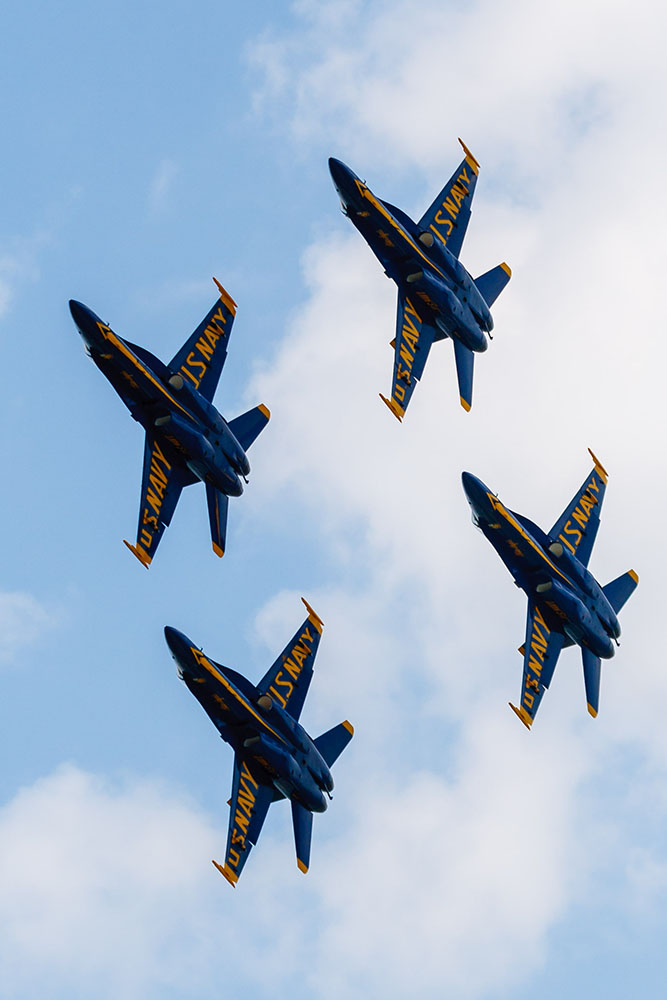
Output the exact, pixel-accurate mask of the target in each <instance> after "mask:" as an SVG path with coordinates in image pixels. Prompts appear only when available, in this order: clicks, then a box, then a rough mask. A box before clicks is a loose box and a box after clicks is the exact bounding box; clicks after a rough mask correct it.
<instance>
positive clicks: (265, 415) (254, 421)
mask: <svg viewBox="0 0 667 1000" xmlns="http://www.w3.org/2000/svg"><path fill="white" fill-rule="evenodd" d="M270 416H271V413H270V412H269V409H268V407H266V406H264V403H260V405H259V406H255V407H253V409H252V410H248V412H247V413H242V414H241V416H240V417H236V418H235V419H234V420H230V421H229V424H228V427H229V429H230V431H231V432H232V434H233V435H234V437H235V438H236V440H237V441H238V443H239V444H240V445H241V447H242V448H243V450H244V451H247V450H248V448H249V447H250V445H251V444H252V443H253V442H254V441H256V440H257V438H258V437H259V435H260V434H261V433H262V431H263V430H264V428H265V427H266V425H267V424H268V422H269V418H270Z"/></svg>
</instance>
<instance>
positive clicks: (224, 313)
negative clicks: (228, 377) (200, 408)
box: [169, 278, 236, 402]
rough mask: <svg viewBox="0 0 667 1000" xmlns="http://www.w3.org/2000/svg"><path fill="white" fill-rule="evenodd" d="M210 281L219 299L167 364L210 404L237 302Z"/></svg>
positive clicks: (218, 377) (220, 369) (218, 283)
mask: <svg viewBox="0 0 667 1000" xmlns="http://www.w3.org/2000/svg"><path fill="white" fill-rule="evenodd" d="M213 280H214V281H215V283H216V285H217V286H218V288H219V290H220V298H219V299H218V301H217V302H216V303H215V305H214V306H213V308H212V309H209V311H208V313H207V314H206V316H205V317H204V319H203V320H202V321H201V323H200V324H199V326H198V327H197V329H196V330H195V332H194V333H193V334H192V336H191V337H190V338H189V339H188V340H186V342H185V343H184V344H183V346H182V347H181V349H180V351H177V352H176V354H175V355H174V357H173V358H172V359H171V361H170V362H169V369H170V371H171V372H173V373H174V374H175V373H176V372H180V374H181V375H182V376H183V377H184V378H185V379H187V381H188V383H189V384H190V385H192V386H194V388H195V389H197V391H198V392H200V393H201V394H202V396H205V397H206V399H208V400H209V402H210V401H211V400H212V399H213V396H214V395H215V390H216V389H217V387H218V382H219V381H220V375H221V373H222V368H223V365H224V363H225V358H226V357H227V345H228V343H229V336H230V334H231V332H232V324H233V322H234V316H235V315H236V303H235V302H234V300H233V299H232V297H231V296H230V295H228V293H227V292H226V291H225V289H224V288H223V287H222V285H221V284H220V282H218V281H217V280H216V279H215V278H214V279H213Z"/></svg>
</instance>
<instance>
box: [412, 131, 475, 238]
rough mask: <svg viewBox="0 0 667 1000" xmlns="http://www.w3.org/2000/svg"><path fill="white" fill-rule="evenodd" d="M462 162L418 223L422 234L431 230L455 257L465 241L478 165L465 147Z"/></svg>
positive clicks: (464, 146)
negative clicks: (464, 155)
mask: <svg viewBox="0 0 667 1000" xmlns="http://www.w3.org/2000/svg"><path fill="white" fill-rule="evenodd" d="M459 142H460V143H461V145H462V146H463V149H464V152H465V154H466V157H465V160H463V162H462V163H461V164H459V166H458V167H457V168H456V170H455V171H454V173H453V174H452V176H451V177H450V178H449V180H448V181H447V183H446V184H445V186H444V188H443V189H442V191H441V192H440V194H439V195H438V197H437V198H436V199H435V201H434V202H433V204H432V205H431V206H430V207H429V209H428V210H427V211H426V212H425V213H424V215H423V216H422V217H421V219H420V220H419V228H420V229H421V230H430V231H431V232H432V233H434V234H435V235H436V236H437V237H438V239H439V240H441V241H442V242H443V243H444V244H445V246H446V247H447V249H448V250H449V251H450V253H453V254H454V256H455V257H458V255H459V254H460V253H461V247H462V246H463V240H464V238H465V234H466V230H467V228H468V223H469V222H470V212H471V206H472V199H473V195H474V193H475V185H476V184H477V174H478V173H479V163H478V162H477V160H476V159H475V157H474V156H473V155H472V153H471V152H470V150H469V149H468V148H467V147H466V145H465V144H464V143H463V142H461V140H460V139H459Z"/></svg>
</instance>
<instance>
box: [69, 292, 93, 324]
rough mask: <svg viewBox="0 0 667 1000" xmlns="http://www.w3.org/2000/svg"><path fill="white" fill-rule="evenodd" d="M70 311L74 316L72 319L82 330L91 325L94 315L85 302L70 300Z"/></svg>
mask: <svg viewBox="0 0 667 1000" xmlns="http://www.w3.org/2000/svg"><path fill="white" fill-rule="evenodd" d="M69 311H70V312H71V314H72V319H73V320H74V322H75V323H76V325H77V326H78V327H79V329H81V328H82V327H85V326H87V325H88V323H90V320H91V318H92V313H91V311H90V309H89V308H88V306H84V304H83V302H77V300H76V299H70V300H69Z"/></svg>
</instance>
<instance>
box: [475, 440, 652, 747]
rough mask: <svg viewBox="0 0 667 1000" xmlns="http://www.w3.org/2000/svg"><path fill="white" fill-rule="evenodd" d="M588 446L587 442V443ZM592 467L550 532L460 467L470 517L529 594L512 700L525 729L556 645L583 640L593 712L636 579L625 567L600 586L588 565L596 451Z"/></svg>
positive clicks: (596, 502)
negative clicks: (517, 691)
mask: <svg viewBox="0 0 667 1000" xmlns="http://www.w3.org/2000/svg"><path fill="white" fill-rule="evenodd" d="M589 451H590V449H589ZM590 455H591V457H592V459H593V461H594V463H595V465H594V468H593V471H592V472H591V474H590V475H589V476H587V478H586V479H585V480H584V482H583V485H582V486H581V488H580V489H579V490H578V492H577V493H576V494H575V496H574V498H573V500H572V501H571V503H570V504H569V505H568V506H567V507H566V509H565V510H564V511H563V513H562V514H561V516H560V517H559V518H558V520H557V521H556V523H555V524H554V526H553V527H552V528H551V530H550V531H549V533H548V534H545V532H544V531H542V529H541V528H539V527H538V525H536V524H534V523H533V522H532V521H531V520H529V519H528V518H527V517H524V516H523V515H522V514H517V513H515V512H514V511H511V510H509V509H508V508H507V507H505V506H504V505H503V504H502V503H501V502H500V500H499V499H498V497H497V496H496V495H495V494H494V493H492V492H491V490H489V488H488V487H487V486H485V485H484V483H482V482H481V481H480V480H479V479H477V477H476V476H473V475H471V473H469V472H464V473H463V474H462V479H463V489H464V491H465V494H466V496H467V498H468V503H469V504H470V507H471V509H472V518H473V522H474V524H475V525H476V526H477V527H478V528H479V529H480V530H481V532H482V534H483V535H484V536H485V537H486V538H488V540H489V541H490V542H491V544H492V545H493V547H494V548H495V550H496V552H497V553H498V555H499V556H500V558H501V559H502V561H503V562H504V563H505V565H506V566H507V568H508V570H509V571H510V573H511V574H512V576H513V577H514V582H515V583H516V585H517V586H518V587H520V588H521V589H522V590H523V591H524V592H525V594H526V596H527V598H528V619H527V623H526V638H525V642H524V645H523V646H522V647H521V648H520V650H519V652H520V653H521V654H522V655H523V681H522V686H521V701H520V706H519V708H517V707H516V706H515V705H512V704H511V703H510V705H511V708H512V709H513V710H514V711H515V712H516V714H517V715H518V716H519V718H520V719H521V721H522V722H523V723H524V725H525V726H527V727H528V729H530V727H531V726H532V724H533V720H534V718H535V714H536V712H537V709H538V708H539V705H540V702H541V700H542V696H543V695H544V692H545V691H546V689H547V688H548V687H549V684H550V683H551V678H552V677H553V673H554V670H555V667H556V661H557V660H558V656H559V654H560V651H561V650H562V649H564V648H566V647H567V646H572V645H574V644H576V645H578V646H580V647H581V654H582V658H583V668H584V686H585V689H586V701H587V704H588V711H589V713H590V714H591V715H592V716H593V717H595V716H596V715H597V714H598V706H599V699H600V665H601V660H602V659H605V660H606V659H610V658H611V657H612V656H613V655H614V651H615V648H614V647H615V645H618V638H619V636H620V634H621V626H620V625H619V622H618V617H617V615H618V612H619V611H620V610H621V608H622V607H623V605H624V604H625V602H626V601H627V600H628V598H629V597H630V595H631V594H632V593H633V591H634V589H635V587H636V586H637V583H638V582H639V579H638V577H637V574H636V573H635V572H634V570H629V571H628V572H627V573H624V574H623V575H622V576H619V577H618V578H617V579H616V580H613V581H612V582H611V583H608V584H607V585H606V587H601V586H600V584H599V583H598V582H597V580H596V579H595V578H594V577H593V575H592V574H591V573H590V572H589V571H588V569H587V568H586V567H587V566H588V561H589V559H590V556H591V552H592V550H593V544H594V542H595V537H596V535H597V532H598V528H599V526H600V510H601V507H602V501H603V499H604V494H605V489H606V485H607V473H606V472H605V470H604V469H603V467H602V466H601V465H600V462H599V461H598V459H597V458H596V457H595V455H594V454H593V452H592V451H591V452H590Z"/></svg>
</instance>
